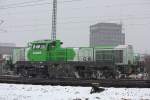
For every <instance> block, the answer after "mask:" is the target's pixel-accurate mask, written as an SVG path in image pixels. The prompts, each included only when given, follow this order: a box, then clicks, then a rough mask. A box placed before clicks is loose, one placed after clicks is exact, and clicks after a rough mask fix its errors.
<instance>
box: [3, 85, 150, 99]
mask: <svg viewBox="0 0 150 100" xmlns="http://www.w3.org/2000/svg"><path fill="white" fill-rule="evenodd" d="M105 89H106V90H105V91H103V92H101V93H95V94H90V91H91V87H70V86H66V87H62V86H41V85H15V84H0V100H150V89H148V88H145V89H138V88H137V89H131V88H129V89H126V88H105Z"/></svg>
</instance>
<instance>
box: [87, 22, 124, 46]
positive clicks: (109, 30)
mask: <svg viewBox="0 0 150 100" xmlns="http://www.w3.org/2000/svg"><path fill="white" fill-rule="evenodd" d="M124 44H125V34H124V33H122V25H121V24H116V23H98V24H95V25H91V26H90V46H91V47H95V46H117V45H124Z"/></svg>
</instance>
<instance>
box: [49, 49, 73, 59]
mask: <svg viewBox="0 0 150 100" xmlns="http://www.w3.org/2000/svg"><path fill="white" fill-rule="evenodd" d="M74 57H75V52H74V50H73V49H70V48H69V49H68V48H57V49H55V50H51V51H50V55H49V58H50V59H49V60H50V61H68V60H73V59H74Z"/></svg>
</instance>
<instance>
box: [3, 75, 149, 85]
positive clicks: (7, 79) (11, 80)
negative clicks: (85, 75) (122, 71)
mask: <svg viewBox="0 0 150 100" xmlns="http://www.w3.org/2000/svg"><path fill="white" fill-rule="evenodd" d="M0 83H8V84H33V85H61V86H84V87H87V86H93V84H96V85H98V86H100V87H116V88H119V87H125V88H150V80H110V79H102V80H81V79H55V80H54V79H53V80H52V79H43V78H23V77H19V76H8V75H3V76H0Z"/></svg>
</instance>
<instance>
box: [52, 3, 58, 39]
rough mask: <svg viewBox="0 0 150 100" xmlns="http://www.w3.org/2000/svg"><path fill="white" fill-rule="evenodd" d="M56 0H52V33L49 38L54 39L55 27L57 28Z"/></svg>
mask: <svg viewBox="0 0 150 100" xmlns="http://www.w3.org/2000/svg"><path fill="white" fill-rule="evenodd" d="M56 25H57V0H53V12H52V33H51V40H52V41H55V40H56V29H57V26H56Z"/></svg>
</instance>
